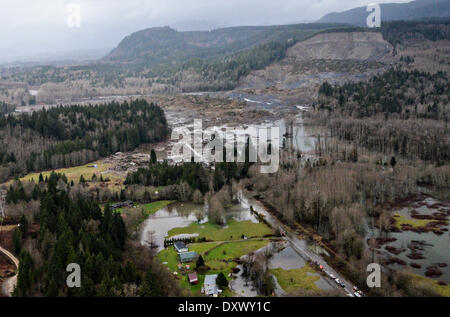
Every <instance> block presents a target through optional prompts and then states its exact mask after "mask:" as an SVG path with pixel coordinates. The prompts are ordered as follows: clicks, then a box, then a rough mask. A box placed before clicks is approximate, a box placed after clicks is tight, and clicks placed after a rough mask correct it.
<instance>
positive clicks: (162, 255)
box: [158, 239, 269, 296]
mask: <svg viewBox="0 0 450 317" xmlns="http://www.w3.org/2000/svg"><path fill="white" fill-rule="evenodd" d="M268 243H269V240H268V239H260V240H247V241H230V242H223V243H220V242H206V243H195V244H190V245H189V249H190V250H191V251H195V252H197V253H199V254H200V255H202V256H203V258H204V261H205V265H206V266H207V267H209V270H208V271H207V272H205V274H198V273H197V275H198V279H199V284H198V285H190V284H189V281H188V280H187V274H188V273H191V272H194V269H195V266H196V264H195V263H187V265H189V268H186V264H181V263H180V262H179V260H178V254H177V252H176V251H175V249H174V248H173V246H170V247H168V248H167V249H164V250H162V251H161V252H159V253H158V258H159V259H160V261H161V262H162V263H166V266H167V268H168V269H169V270H170V271H171V272H177V276H178V277H179V279H180V285H181V286H182V287H183V288H185V289H188V290H190V291H191V292H192V293H193V294H200V291H201V286H202V284H203V281H204V279H205V275H207V274H218V273H220V272H222V273H223V274H224V275H225V276H227V277H228V274H230V273H231V271H232V270H233V269H234V268H235V267H236V266H237V263H236V262H234V261H233V260H234V259H236V258H239V257H240V256H242V255H245V254H248V253H250V252H253V251H256V250H258V249H260V248H262V247H264V246H266V245H267V244H268ZM180 268H181V269H180ZM222 296H232V293H231V291H229V290H225V292H224V294H222Z"/></svg>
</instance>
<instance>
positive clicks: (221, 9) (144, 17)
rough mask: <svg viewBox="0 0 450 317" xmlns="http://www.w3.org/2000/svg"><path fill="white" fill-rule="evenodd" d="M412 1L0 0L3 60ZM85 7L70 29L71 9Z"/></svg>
mask: <svg viewBox="0 0 450 317" xmlns="http://www.w3.org/2000/svg"><path fill="white" fill-rule="evenodd" d="M409 1H411V0H0V39H1V41H0V58H2V57H3V58H4V57H6V56H8V57H11V56H16V57H18V58H20V57H24V56H32V55H36V54H39V53H42V52H56V51H71V50H83V49H97V48H109V47H114V46H116V45H117V44H118V42H119V41H120V40H121V39H122V38H123V37H124V36H126V35H128V34H130V33H132V32H134V31H138V30H140V29H144V28H148V27H153V26H165V25H170V26H173V27H175V28H178V29H196V28H202V29H208V28H215V27H223V26H237V25H269V24H289V23H296V22H304V21H314V20H317V19H319V18H320V17H322V16H323V15H325V14H327V13H329V12H336V11H338V12H339V11H345V10H348V9H351V8H354V7H358V6H363V5H367V4H369V3H373V2H378V3H386V2H409ZM70 3H78V4H79V5H80V8H81V26H80V28H69V27H68V25H67V18H68V15H69V12H68V11H67V5H69V4H70Z"/></svg>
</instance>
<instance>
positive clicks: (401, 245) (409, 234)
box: [369, 197, 450, 284]
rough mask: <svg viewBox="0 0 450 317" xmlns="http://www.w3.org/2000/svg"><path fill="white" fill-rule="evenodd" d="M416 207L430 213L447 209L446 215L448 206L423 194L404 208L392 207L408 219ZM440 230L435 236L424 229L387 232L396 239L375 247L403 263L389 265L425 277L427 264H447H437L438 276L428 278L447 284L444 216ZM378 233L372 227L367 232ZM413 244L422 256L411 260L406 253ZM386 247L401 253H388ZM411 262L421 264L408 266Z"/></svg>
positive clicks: (449, 238)
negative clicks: (421, 197) (415, 266)
mask: <svg viewBox="0 0 450 317" xmlns="http://www.w3.org/2000/svg"><path fill="white" fill-rule="evenodd" d="M412 210H416V211H417V212H418V213H419V214H421V215H431V214H433V213H435V212H437V211H441V212H442V211H443V212H447V215H449V212H450V207H449V206H448V205H447V206H445V205H443V204H442V203H441V202H439V201H438V200H435V199H433V198H431V197H427V198H425V199H424V200H422V201H421V202H413V203H411V205H410V206H408V207H403V208H400V209H398V210H397V209H396V210H394V211H393V214H395V213H398V214H400V215H402V216H405V217H407V218H411V211H412ZM441 228H443V229H444V230H445V229H447V231H444V233H443V234H442V235H437V234H435V233H434V232H425V233H418V232H413V231H402V232H391V233H390V234H389V237H390V238H395V239H397V240H396V241H394V242H390V243H387V244H385V245H383V246H382V247H381V248H379V249H378V251H379V252H381V256H383V257H386V258H389V257H393V258H398V259H400V260H402V261H404V262H406V265H400V264H397V263H395V264H391V265H389V267H390V268H392V269H396V270H402V271H408V272H410V273H415V274H419V275H422V276H425V272H426V271H427V267H429V266H433V265H437V264H439V263H445V264H447V266H446V267H439V270H440V271H441V272H442V275H441V276H440V277H432V278H433V279H435V280H437V281H444V282H445V283H447V284H448V283H450V267H449V265H450V235H449V232H450V224H449V223H448V216H447V225H445V226H443V227H441ZM372 236H375V237H377V236H378V230H376V229H372V230H371V231H370V232H369V237H372ZM414 245H415V246H416V250H417V251H418V252H420V253H421V254H422V255H423V256H424V259H411V258H409V257H408V255H410V254H411V249H410V248H409V247H410V246H414ZM386 246H392V247H395V248H397V249H402V252H401V253H400V254H398V255H394V254H391V253H389V252H388V251H387V250H386ZM411 263H416V264H419V265H420V266H421V268H413V267H411V265H410V264H411Z"/></svg>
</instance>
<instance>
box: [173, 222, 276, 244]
mask: <svg viewBox="0 0 450 317" xmlns="http://www.w3.org/2000/svg"><path fill="white" fill-rule="evenodd" d="M194 233H197V234H198V239H201V238H205V239H206V240H208V241H229V240H241V239H242V235H245V236H246V237H248V238H261V237H264V236H268V235H271V234H273V231H272V229H270V228H269V227H268V226H267V225H266V224H264V223H253V222H251V221H240V222H239V221H236V220H230V221H229V222H228V224H227V226H226V227H222V226H220V225H217V224H213V223H210V222H207V223H205V224H198V223H193V224H191V225H190V226H188V227H185V228H174V229H172V230H170V231H169V238H170V237H173V236H177V235H180V234H194Z"/></svg>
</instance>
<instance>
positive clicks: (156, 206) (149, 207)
mask: <svg viewBox="0 0 450 317" xmlns="http://www.w3.org/2000/svg"><path fill="white" fill-rule="evenodd" d="M173 202H174V201H173V200H158V201H154V202H151V203H148V204H138V203H136V204H134V205H135V206H136V207H141V208H143V209H144V213H145V215H146V216H147V217H148V216H150V215H153V214H154V213H155V212H157V211H158V210H160V209H162V208H164V207H166V206H168V205H170V204H171V203H173ZM124 209H125V210H126V209H134V208H117V209H116V210H115V211H117V212H123V211H124Z"/></svg>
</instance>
